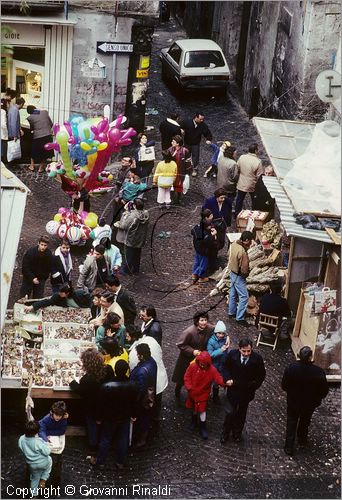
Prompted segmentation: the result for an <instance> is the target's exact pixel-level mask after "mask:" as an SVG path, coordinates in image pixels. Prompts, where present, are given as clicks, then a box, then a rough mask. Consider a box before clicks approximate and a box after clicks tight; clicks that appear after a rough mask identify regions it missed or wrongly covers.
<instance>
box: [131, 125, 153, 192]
mask: <svg viewBox="0 0 342 500" xmlns="http://www.w3.org/2000/svg"><path fill="white" fill-rule="evenodd" d="M155 144H156V143H155V141H149V140H148V138H147V135H146V134H145V133H140V134H138V145H137V147H136V149H135V153H134V159H135V164H136V174H137V175H138V176H139V177H140V178H141V180H142V182H148V177H149V176H150V175H151V172H152V170H153V167H154V160H155V159H156V155H155V150H154V146H155Z"/></svg>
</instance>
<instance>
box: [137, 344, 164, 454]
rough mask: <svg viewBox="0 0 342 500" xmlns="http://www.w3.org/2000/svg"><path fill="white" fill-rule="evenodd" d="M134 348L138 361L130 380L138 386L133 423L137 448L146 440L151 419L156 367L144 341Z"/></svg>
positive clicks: (143, 444) (144, 443)
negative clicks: (136, 405)
mask: <svg viewBox="0 0 342 500" xmlns="http://www.w3.org/2000/svg"><path fill="white" fill-rule="evenodd" d="M135 349H136V351H137V356H138V360H139V362H138V364H137V365H136V367H135V368H134V369H133V370H132V373H131V381H132V382H136V383H137V384H138V386H139V402H138V408H137V420H136V422H135V423H134V440H135V443H134V446H135V448H136V449H139V448H142V447H143V446H145V445H146V442H147V437H148V431H149V428H150V424H151V419H152V408H153V406H154V404H155V394H156V385H157V370H158V368H157V363H156V361H155V360H154V359H153V358H152V356H151V350H150V348H149V346H148V345H147V344H146V343H141V344H139V345H137V346H136V347H135Z"/></svg>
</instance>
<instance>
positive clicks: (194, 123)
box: [180, 112, 213, 177]
mask: <svg viewBox="0 0 342 500" xmlns="http://www.w3.org/2000/svg"><path fill="white" fill-rule="evenodd" d="M180 126H181V128H182V129H183V130H184V146H185V147H186V148H187V149H188V150H189V151H190V153H191V159H192V164H193V169H194V170H193V172H192V175H193V176H194V177H195V176H196V175H197V174H198V164H199V157H200V142H201V139H202V136H204V137H205V138H206V139H207V141H209V142H211V141H212V140H213V136H212V135H211V132H210V130H209V127H208V126H207V124H206V123H204V114H203V113H200V112H197V113H196V114H195V115H194V117H193V118H187V119H186V120H182V121H181V122H180Z"/></svg>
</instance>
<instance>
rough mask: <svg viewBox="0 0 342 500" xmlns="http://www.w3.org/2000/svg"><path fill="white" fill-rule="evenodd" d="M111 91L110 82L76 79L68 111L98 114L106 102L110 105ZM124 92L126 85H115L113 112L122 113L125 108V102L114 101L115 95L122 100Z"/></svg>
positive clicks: (125, 91)
mask: <svg viewBox="0 0 342 500" xmlns="http://www.w3.org/2000/svg"><path fill="white" fill-rule="evenodd" d="M111 92H112V85H111V82H108V81H105V82H99V81H91V80H90V81H89V80H85V81H78V82H76V83H75V86H74V90H73V93H72V99H71V105H70V112H71V113H81V114H84V115H92V114H98V113H99V112H101V111H102V110H103V108H104V106H105V105H106V104H108V105H110V100H111ZM126 93H127V87H126V86H125V85H120V84H118V85H115V96H114V114H119V113H122V112H123V111H124V110H125V102H115V97H117V96H118V97H120V98H121V99H120V101H122V100H123V99H122V97H123V96H126ZM124 101H125V99H124Z"/></svg>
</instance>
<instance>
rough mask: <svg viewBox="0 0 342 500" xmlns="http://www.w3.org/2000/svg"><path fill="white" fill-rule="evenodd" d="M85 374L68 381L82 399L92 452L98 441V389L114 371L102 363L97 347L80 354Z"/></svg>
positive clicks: (110, 377)
mask: <svg viewBox="0 0 342 500" xmlns="http://www.w3.org/2000/svg"><path fill="white" fill-rule="evenodd" d="M81 361H82V364H83V369H84V371H85V375H83V377H82V378H81V379H80V381H79V382H77V381H76V380H73V381H72V382H70V389H71V390H73V391H75V392H77V393H78V394H79V395H80V396H81V397H82V399H83V409H84V415H85V419H86V424H87V432H88V442H89V448H90V452H91V453H92V454H94V452H95V450H96V449H97V446H98V443H99V434H100V425H99V424H98V423H97V422H98V420H99V418H100V408H99V391H100V387H101V385H102V384H103V383H105V382H109V381H111V380H113V378H114V373H113V370H112V368H111V366H109V365H105V364H104V358H103V355H102V354H101V353H99V352H98V350H97V349H93V348H92V349H87V350H86V351H84V352H83V353H82V354H81Z"/></svg>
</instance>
